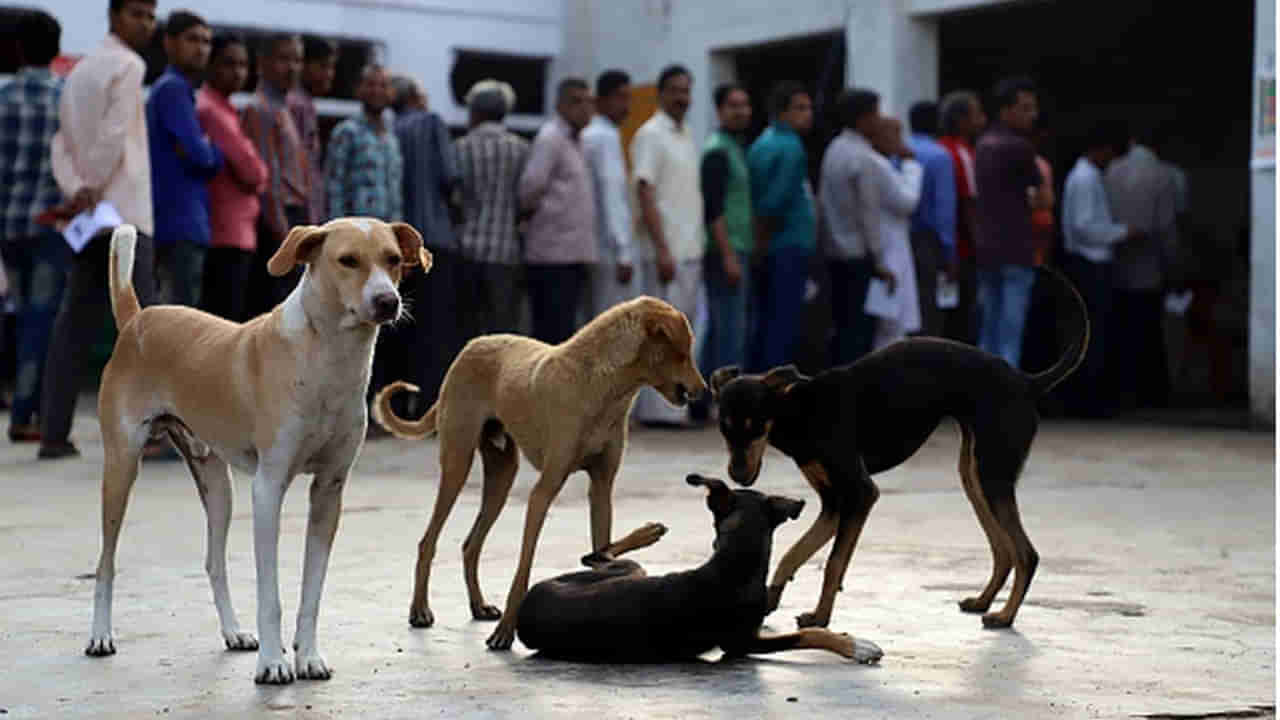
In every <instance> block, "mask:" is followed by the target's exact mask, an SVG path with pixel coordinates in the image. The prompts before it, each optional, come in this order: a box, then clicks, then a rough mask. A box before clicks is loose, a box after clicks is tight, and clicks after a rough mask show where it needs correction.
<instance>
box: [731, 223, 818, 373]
mask: <svg viewBox="0 0 1280 720" xmlns="http://www.w3.org/2000/svg"><path fill="white" fill-rule="evenodd" d="M812 259H813V251H812V250H809V249H806V248H794V247H792V248H782V249H780V250H776V251H774V252H771V253H769V256H768V257H766V258H765V260H764V267H763V268H762V269H761V272H760V273H759V274H758V275H757V276H756V277H755V278H754V279H753V280H752V288H751V297H752V304H753V305H754V306H755V311H754V312H753V313H752V315H753V316H754V318H755V322H756V325H755V327H754V328H753V331H752V333H751V334H750V345H749V346H748V350H747V366H748V367H749V368H750V370H751V371H752V372H764V371H766V370H769V369H772V368H775V367H778V366H779V365H786V364H787V363H791V362H795V356H796V338H798V337H800V328H801V327H803V326H804V286H805V282H806V281H807V280H808V279H809V261H810V260H812Z"/></svg>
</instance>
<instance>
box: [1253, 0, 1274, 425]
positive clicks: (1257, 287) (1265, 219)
mask: <svg viewBox="0 0 1280 720" xmlns="http://www.w3.org/2000/svg"><path fill="white" fill-rule="evenodd" d="M1256 7H1257V11H1256V12H1257V15H1256V17H1255V20H1254V61H1253V62H1254V73H1253V75H1254V82H1253V94H1252V98H1251V100H1252V103H1251V105H1250V109H1249V114H1250V115H1251V116H1252V117H1253V144H1254V145H1253V164H1252V168H1251V182H1250V185H1251V188H1250V195H1251V203H1250V212H1251V215H1252V227H1251V238H1252V243H1251V246H1252V247H1251V257H1250V258H1249V266H1250V282H1249V295H1250V297H1249V405H1250V409H1251V410H1252V413H1253V419H1254V421H1255V422H1257V423H1258V424H1260V425H1265V426H1268V427H1274V426H1275V423H1276V303H1275V300H1276V203H1275V199H1276V165H1275V139H1276V138H1275V130H1274V128H1275V118H1274V117H1272V120H1271V131H1270V133H1269V134H1268V135H1263V134H1262V131H1261V128H1260V120H1261V118H1262V115H1263V109H1262V108H1263V106H1262V102H1263V100H1262V98H1261V96H1260V95H1261V93H1260V91H1261V89H1262V85H1263V83H1262V81H1263V79H1264V78H1270V79H1271V93H1272V94H1273V99H1274V92H1275V85H1274V83H1275V72H1276V60H1275V58H1276V45H1275V32H1276V4H1275V2H1274V0H1256ZM1273 109H1274V108H1273ZM1268 148H1269V151H1268Z"/></svg>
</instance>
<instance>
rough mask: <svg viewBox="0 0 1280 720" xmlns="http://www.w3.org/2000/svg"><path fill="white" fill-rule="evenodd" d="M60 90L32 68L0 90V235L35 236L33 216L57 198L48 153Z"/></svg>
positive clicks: (37, 228) (59, 197)
mask: <svg viewBox="0 0 1280 720" xmlns="http://www.w3.org/2000/svg"><path fill="white" fill-rule="evenodd" d="M61 94H62V81H61V80H59V79H58V78H57V77H55V76H54V74H53V73H52V72H50V71H49V70H48V69H47V68H35V67H28V68H23V69H22V70H19V71H18V74H17V75H15V76H14V78H13V82H11V83H9V84H8V85H7V86H5V87H4V88H3V89H0V239H6V240H16V239H19V238H28V237H34V236H36V235H39V234H40V233H41V232H42V228H40V226H38V225H36V222H35V219H36V216H37V215H39V214H40V213H42V212H44V211H45V210H48V209H49V208H51V207H54V206H56V205H58V204H59V203H61V202H62V193H61V191H59V190H58V184H57V183H56V182H55V181H54V179H53V164H52V162H51V156H50V155H49V146H50V144H51V143H52V142H53V134H54V133H55V132H57V131H58V97H59V96H60V95H61Z"/></svg>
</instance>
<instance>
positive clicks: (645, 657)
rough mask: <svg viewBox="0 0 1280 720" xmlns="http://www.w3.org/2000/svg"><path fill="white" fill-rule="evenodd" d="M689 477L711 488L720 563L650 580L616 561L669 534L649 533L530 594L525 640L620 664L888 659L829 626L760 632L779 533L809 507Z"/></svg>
mask: <svg viewBox="0 0 1280 720" xmlns="http://www.w3.org/2000/svg"><path fill="white" fill-rule="evenodd" d="M687 481H688V483H689V484H690V485H695V486H703V487H706V488H707V490H708V494H707V507H708V508H710V510H711V513H712V515H714V516H715V529H716V539H715V543H714V544H713V547H714V549H715V552H714V554H713V555H712V556H711V559H710V560H708V561H707V562H706V563H704V564H703V565H702V566H701V567H699V568H697V569H695V570H687V571H685V572H677V573H671V574H668V575H663V576H661V577H648V576H647V575H645V572H644V569H643V568H641V567H640V565H639V564H637V563H635V562H632V561H630V560H616V559H614V556H615V555H618V554H621V553H623V552H626V551H627V550H632V549H635V548H637V547H643V546H645V545H650V544H652V543H654V542H657V540H658V538H659V537H661V535H662V533H663V532H665V529H664V528H661V526H655V525H651V526H647V527H646V528H641V529H640V530H637V531H636V532H634V533H632V534H631V535H630V536H628V538H627V539H624V540H623V541H620V542H619V543H618V544H617V545H615V546H611V547H610V548H608V549H606V551H604V552H597V553H592V554H591V555H588V556H586V557H584V558H583V559H582V562H583V564H585V565H587V566H589V567H591V568H592V569H591V570H584V571H581V572H576V573H569V574H567V575H561V576H559V577H556V578H552V579H550V580H545V581H543V582H540V583H538V584H537V585H535V586H534V587H533V588H532V589H531V590H529V594H528V596H527V597H526V598H525V600H524V603H523V604H522V605H521V606H520V615H519V620H518V623H517V627H516V632H517V634H518V635H519V637H520V641H521V642H523V643H524V644H525V645H526V646H527V647H529V648H530V649H534V650H540V651H541V652H542V653H543V654H545V655H548V656H551V657H557V658H565V659H577V660H595V661H611V662H661V661H671V660H684V659H690V658H693V657H696V656H698V655H701V654H702V653H704V652H707V651H708V650H711V649H712V648H715V647H719V648H721V649H722V650H724V652H725V655H726V656H729V657H733V656H741V655H746V654H749V653H772V652H778V651H780V650H796V649H804V648H813V649H822V650H829V651H831V652H834V653H838V654H839V655H842V656H844V657H846V658H850V659H854V660H857V661H859V662H864V663H868V662H875V661H877V660H879V659H880V656H881V655H882V653H881V651H880V648H878V647H876V646H875V645H874V644H872V643H869V642H866V641H863V640H855V639H854V638H853V637H851V636H849V635H845V634H839V633H834V632H831V631H828V630H825V629H820V628H807V629H804V630H801V631H799V632H794V633H789V634H786V635H778V636H772V637H769V636H762V635H760V624H761V622H763V620H764V616H765V612H766V610H767V605H768V593H767V591H766V589H765V575H766V573H767V572H768V569H769V552H770V550H771V549H772V547H773V531H774V529H775V528H777V527H778V526H779V525H781V524H782V523H783V522H784V521H786V520H787V519H788V518H790V519H795V518H797V517H799V516H800V510H801V509H802V508H803V507H804V501H802V500H792V499H790V498H785V497H779V496H776V495H763V494H761V493H759V492H756V491H754V490H732V491H731V490H730V489H729V487H728V486H727V485H725V483H723V482H721V481H720V480H715V479H711V478H704V477H701V476H698V475H690V476H689V477H688V478H687ZM638 538H639V539H638Z"/></svg>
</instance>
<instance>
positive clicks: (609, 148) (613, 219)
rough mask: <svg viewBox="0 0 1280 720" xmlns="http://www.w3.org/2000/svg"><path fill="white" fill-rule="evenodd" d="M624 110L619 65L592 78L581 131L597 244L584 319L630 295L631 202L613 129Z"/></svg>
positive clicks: (626, 94)
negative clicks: (592, 107) (590, 109)
mask: <svg viewBox="0 0 1280 720" xmlns="http://www.w3.org/2000/svg"><path fill="white" fill-rule="evenodd" d="M630 110H631V78H630V77H629V76H628V75H627V74H626V73H625V72H622V71H621V70H607V71H605V72H603V73H601V74H600V77H598V78H596V116H595V117H594V118H592V119H591V124H590V125H588V126H587V128H586V129H585V130H583V131H582V152H583V154H584V155H586V158H587V167H588V168H589V169H590V171H591V181H592V183H593V184H594V185H595V190H596V192H595V197H596V242H597V243H598V244H599V261H598V262H595V263H593V264H591V265H590V266H588V269H587V272H588V276H589V277H588V283H587V288H588V292H587V297H586V300H587V302H586V303H584V307H585V309H586V313H585V314H586V316H587V317H586V320H587V321H590V320H591V318H593V317H595V316H596V315H599V314H600V313H602V312H604V311H605V310H608V309H609V308H611V307H613V306H614V305H617V304H618V303H620V302H622V301H624V300H627V299H629V298H630V297H631V296H632V295H634V293H633V292H632V291H631V289H632V288H633V287H634V285H633V284H632V282H631V276H632V274H633V270H634V267H633V265H632V258H631V204H630V199H629V195H628V191H627V165H626V161H625V160H624V159H623V157H622V136H621V135H620V134H619V133H618V125H620V124H621V123H622V121H623V120H625V119H626V117H627V113H628V112H630Z"/></svg>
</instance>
